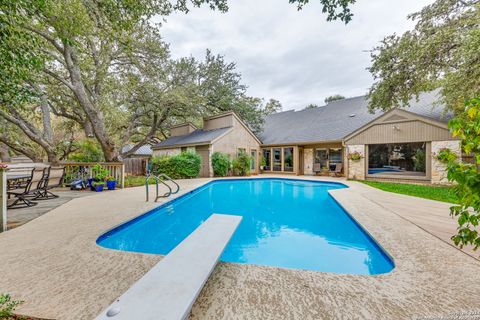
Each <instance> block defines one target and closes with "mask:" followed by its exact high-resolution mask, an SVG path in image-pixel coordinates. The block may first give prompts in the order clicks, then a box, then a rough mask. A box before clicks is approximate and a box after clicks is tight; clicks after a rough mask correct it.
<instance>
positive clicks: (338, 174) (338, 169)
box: [333, 163, 343, 177]
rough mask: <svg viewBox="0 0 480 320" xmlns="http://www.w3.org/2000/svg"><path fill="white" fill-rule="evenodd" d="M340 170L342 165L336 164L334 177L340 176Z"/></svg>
mask: <svg viewBox="0 0 480 320" xmlns="http://www.w3.org/2000/svg"><path fill="white" fill-rule="evenodd" d="M342 169H343V164H342V163H337V164H336V165H335V171H334V172H333V173H334V174H335V177H339V176H341V175H342Z"/></svg>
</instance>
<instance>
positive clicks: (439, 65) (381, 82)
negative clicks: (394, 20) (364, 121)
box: [369, 0, 480, 112]
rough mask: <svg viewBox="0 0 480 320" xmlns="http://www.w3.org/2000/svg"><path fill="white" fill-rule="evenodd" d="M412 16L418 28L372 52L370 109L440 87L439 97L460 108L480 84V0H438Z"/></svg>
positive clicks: (401, 103)
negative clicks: (372, 79) (372, 80)
mask: <svg viewBox="0 0 480 320" xmlns="http://www.w3.org/2000/svg"><path fill="white" fill-rule="evenodd" d="M409 19H411V20H413V21H416V25H415V28H414V29H413V30H411V31H408V32H406V33H404V34H403V35H402V36H397V35H391V36H388V37H386V38H384V39H383V41H382V42H381V44H380V45H379V46H377V47H376V48H374V49H373V51H372V54H371V57H372V65H371V67H370V68H369V70H370V72H371V73H372V75H373V77H374V79H375V83H374V84H373V86H372V87H371V88H370V91H369V97H370V108H372V109H376V108H379V109H383V110H388V109H390V108H392V107H393V106H400V107H403V106H408V103H409V100H410V99H411V97H412V96H416V97H417V98H418V95H419V94H420V93H421V92H423V91H430V90H433V89H437V88H438V89H439V92H440V99H439V100H440V102H443V103H444V104H445V105H446V107H447V108H448V109H450V110H453V111H455V112H461V111H462V110H463V108H464V101H465V100H466V99H468V98H471V97H474V96H475V95H476V94H478V91H479V88H480V63H479V61H480V50H479V49H478V48H479V47H480V32H479V21H480V1H479V0H464V1H456V0H437V1H435V2H434V3H433V4H431V5H428V6H426V7H424V8H423V9H422V10H421V11H419V12H417V13H414V14H411V15H410V16H409Z"/></svg>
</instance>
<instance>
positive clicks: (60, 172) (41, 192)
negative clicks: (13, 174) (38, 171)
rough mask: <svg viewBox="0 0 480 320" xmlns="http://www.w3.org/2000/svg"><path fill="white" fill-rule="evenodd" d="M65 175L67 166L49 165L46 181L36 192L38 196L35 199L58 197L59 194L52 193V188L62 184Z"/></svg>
mask: <svg viewBox="0 0 480 320" xmlns="http://www.w3.org/2000/svg"><path fill="white" fill-rule="evenodd" d="M64 177H65V167H48V168H47V169H46V174H45V178H44V182H43V183H42V184H41V186H40V188H38V190H36V192H35V195H36V196H35V198H34V200H49V199H55V198H58V195H56V194H54V193H52V192H51V191H50V190H51V189H53V188H58V187H60V186H62V184H63V178H64Z"/></svg>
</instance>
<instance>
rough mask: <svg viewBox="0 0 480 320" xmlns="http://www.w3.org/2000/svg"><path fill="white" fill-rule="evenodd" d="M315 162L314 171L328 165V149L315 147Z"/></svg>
mask: <svg viewBox="0 0 480 320" xmlns="http://www.w3.org/2000/svg"><path fill="white" fill-rule="evenodd" d="M315 164H316V165H314V166H313V169H314V171H320V170H322V169H324V168H326V167H327V165H328V151H327V149H315Z"/></svg>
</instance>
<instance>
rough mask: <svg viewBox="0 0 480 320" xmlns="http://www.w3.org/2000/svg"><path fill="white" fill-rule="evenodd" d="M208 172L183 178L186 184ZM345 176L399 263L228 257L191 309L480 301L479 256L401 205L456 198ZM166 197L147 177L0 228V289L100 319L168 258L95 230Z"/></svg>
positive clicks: (395, 314) (260, 310) (289, 313)
mask: <svg viewBox="0 0 480 320" xmlns="http://www.w3.org/2000/svg"><path fill="white" fill-rule="evenodd" d="M302 178H306V179H321V180H327V178H323V177H322V178H314V177H302ZM207 181H209V180H208V179H194V180H185V181H181V187H182V193H181V194H183V193H185V192H188V191H189V190H192V189H193V188H195V187H198V186H200V185H202V184H204V183H206V182H207ZM337 181H338V180H337ZM345 183H346V184H348V185H349V186H350V188H347V189H339V190H333V191H331V194H332V196H333V197H334V198H335V199H336V200H337V201H339V203H341V204H342V205H343V206H344V208H345V209H346V210H347V211H348V212H349V213H350V214H351V215H352V216H353V217H354V218H355V219H357V221H358V222H359V223H361V224H362V226H363V227H364V228H365V229H366V230H367V231H368V232H370V233H371V234H372V236H373V237H374V238H375V239H376V240H377V241H378V242H379V243H380V244H381V245H382V246H383V247H384V248H385V249H386V251H387V252H389V254H390V255H391V256H392V257H393V258H394V260H395V265H396V267H395V269H394V270H393V271H392V272H390V273H388V274H383V275H376V276H365V275H342V274H335V273H324V272H315V271H304V270H290V269H282V268H273V267H262V266H255V265H242V264H235V263H220V264H219V265H218V266H217V268H216V269H215V271H214V272H213V274H212V276H211V278H210V279H209V281H208V282H207V284H206V287H205V288H204V289H203V291H202V293H201V294H200V296H199V298H198V300H197V302H196V303H195V304H194V306H193V309H192V314H191V317H190V318H191V319H340V318H341V319H406V318H411V317H417V316H419V317H420V316H433V315H445V314H450V313H453V312H459V311H472V310H475V309H477V310H478V308H479V306H478V296H479V295H480V262H479V261H478V260H475V259H473V258H472V257H470V256H468V255H466V254H464V253H463V252H461V251H459V250H457V249H456V248H453V247H452V246H451V245H449V244H447V243H446V242H444V241H441V240H439V238H438V237H437V236H434V235H432V234H430V233H428V232H426V231H424V230H423V229H422V228H420V227H418V226H417V225H415V224H412V223H411V222H409V221H407V220H406V219H405V218H404V217H401V216H400V215H399V213H398V212H397V211H408V212H409V214H411V215H412V216H415V215H419V216H421V215H426V214H431V213H434V214H436V215H437V214H438V215H439V216H443V215H445V216H447V217H448V209H447V208H444V207H442V206H439V205H438V203H437V202H434V201H430V200H423V199H418V198H412V197H407V198H405V197H406V196H405V197H404V196H398V195H394V194H389V193H386V192H384V191H381V190H377V189H374V188H371V187H369V186H366V185H363V184H360V183H355V182H348V181H347V182H345ZM383 200H385V201H383ZM387 203H389V206H388V207H387V206H386V204H387ZM402 203H403V207H402V206H401V205H400V204H402ZM157 205H158V204H154V203H145V202H144V189H143V188H141V187H140V188H131V189H126V190H119V191H116V192H110V193H102V194H93V195H91V196H88V197H82V198H78V199H74V200H72V201H69V202H68V203H66V204H64V205H62V206H60V207H58V208H56V209H54V210H52V211H51V212H49V213H47V214H45V215H43V216H41V217H39V218H37V219H35V220H33V221H31V222H29V223H27V224H25V225H23V226H22V227H20V228H16V229H13V230H11V231H7V232H5V233H3V234H0V248H2V249H1V250H0V270H2V277H0V292H8V293H11V294H12V295H13V296H14V297H15V298H16V299H20V300H24V301H25V303H24V304H23V305H22V306H21V307H20V308H19V311H20V312H21V313H23V314H27V315H32V316H37V317H42V318H50V319H92V318H93V317H94V316H96V315H97V314H98V313H99V312H100V311H101V310H102V309H104V308H105V307H106V306H108V305H109V304H110V303H111V302H113V301H114V299H116V298H117V297H118V296H120V295H121V294H122V293H123V292H125V291H126V290H127V289H128V288H129V287H130V286H131V285H132V284H133V283H134V282H135V281H136V280H138V279H139V278H140V277H141V276H142V275H143V274H145V273H146V272H147V271H148V270H149V269H150V268H151V267H152V266H153V265H154V264H155V263H156V262H158V261H159V260H160V259H161V257H160V256H157V255H148V254H139V253H128V252H119V251H114V250H108V249H105V248H101V247H99V246H97V245H96V244H95V240H96V238H97V237H98V236H99V235H100V234H101V233H102V232H104V231H106V230H108V229H110V228H112V227H113V226H115V225H117V224H119V223H121V222H123V221H125V220H127V219H130V218H132V217H135V216H137V215H138V214H139V213H141V212H145V211H147V210H149V209H152V208H154V207H156V206H157ZM85 208H89V210H85ZM444 210H445V212H444V213H443V212H442V211H444ZM425 221H426V219H425ZM449 221H450V222H451V223H454V222H453V221H451V220H449ZM466 275H467V276H466Z"/></svg>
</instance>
